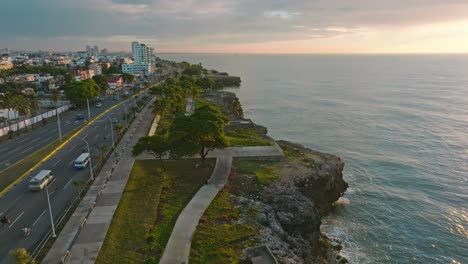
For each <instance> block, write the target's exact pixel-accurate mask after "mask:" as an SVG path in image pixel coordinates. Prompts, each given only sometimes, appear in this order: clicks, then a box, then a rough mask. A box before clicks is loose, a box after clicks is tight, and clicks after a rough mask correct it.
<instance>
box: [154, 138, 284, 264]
mask: <svg viewBox="0 0 468 264" xmlns="http://www.w3.org/2000/svg"><path fill="white" fill-rule="evenodd" d="M274 144H275V145H273V146H259V147H231V148H226V149H221V150H215V151H213V152H211V153H210V154H209V155H208V156H209V157H216V166H215V168H214V170H213V173H212V174H211V177H210V179H209V181H208V183H207V184H205V185H204V186H203V187H202V188H200V190H199V191H198V192H197V193H196V194H195V196H193V198H192V200H191V201H190V202H189V203H188V204H187V206H186V207H185V208H184V210H183V211H182V213H181V214H180V215H179V217H178V218H177V222H176V224H175V226H174V229H173V230H172V233H171V237H170V238H169V241H168V242H167V245H166V248H165V249H164V253H163V256H162V258H161V261H160V262H159V263H160V264H187V263H188V260H189V257H190V248H191V245H192V238H193V234H194V233H195V230H196V228H197V225H198V222H199V221H200V218H201V217H202V215H203V213H204V212H205V210H206V209H207V208H208V206H209V205H210V204H211V202H212V201H213V199H214V198H215V197H216V195H217V194H218V192H219V191H220V190H221V189H222V188H223V187H224V185H225V184H226V181H227V178H228V176H229V173H230V171H231V164H232V159H233V157H234V158H237V159H280V158H281V157H283V150H282V149H281V148H280V147H279V146H278V145H277V144H276V143H274ZM153 158H154V157H153Z"/></svg>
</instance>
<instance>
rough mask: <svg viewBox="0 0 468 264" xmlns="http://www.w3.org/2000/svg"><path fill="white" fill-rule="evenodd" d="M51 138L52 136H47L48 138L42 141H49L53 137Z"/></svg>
mask: <svg viewBox="0 0 468 264" xmlns="http://www.w3.org/2000/svg"><path fill="white" fill-rule="evenodd" d="M51 138H52V137H48V138H46V139H44V140H42V141H49V139H51Z"/></svg>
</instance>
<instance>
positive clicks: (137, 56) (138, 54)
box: [122, 41, 154, 76]
mask: <svg viewBox="0 0 468 264" xmlns="http://www.w3.org/2000/svg"><path fill="white" fill-rule="evenodd" d="M153 51H154V49H153V48H152V47H150V46H148V45H146V44H143V43H138V42H136V41H134V42H132V54H133V60H134V63H132V64H128V63H125V64H122V71H123V72H126V73H130V74H141V75H142V76H146V75H148V74H151V73H152V72H153V67H152V65H151V58H152V56H153Z"/></svg>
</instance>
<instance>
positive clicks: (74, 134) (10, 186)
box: [0, 86, 152, 197]
mask: <svg viewBox="0 0 468 264" xmlns="http://www.w3.org/2000/svg"><path fill="white" fill-rule="evenodd" d="M151 87H152V86H151ZM151 87H148V88H146V89H144V90H142V91H140V92H138V93H137V94H135V95H133V96H131V97H129V98H127V99H125V100H123V101H122V102H120V103H117V104H115V105H113V106H111V107H109V108H108V109H106V110H105V111H103V112H102V113H100V114H99V115H97V116H95V117H94V118H93V119H91V120H90V121H89V122H88V123H87V124H85V125H84V126H82V127H81V128H78V130H76V132H74V133H73V131H72V132H70V133H73V134H72V135H71V136H70V137H69V138H68V139H66V140H65V141H64V142H63V143H62V144H60V145H59V146H58V147H57V148H55V149H54V150H52V151H51V152H50V153H49V154H47V155H46V156H45V157H44V158H42V159H41V160H40V161H39V162H37V163H36V164H35V165H34V166H32V167H31V168H30V169H28V170H27V171H26V172H25V173H23V174H22V175H21V176H20V177H18V178H17V179H16V180H14V181H13V182H12V183H10V184H9V185H8V186H6V187H5V188H4V189H3V190H2V191H0V197H2V196H4V195H5V194H6V193H7V192H8V191H9V190H10V189H11V188H13V187H14V186H15V185H16V184H18V183H19V182H20V181H22V180H23V179H24V178H25V177H26V176H28V175H29V174H30V173H31V172H33V171H34V170H35V169H37V168H38V167H39V166H40V165H41V164H42V163H44V162H46V161H47V160H49V159H50V158H51V157H52V156H53V155H54V154H55V153H57V151H59V150H60V149H62V148H63V147H64V146H65V145H66V144H68V143H69V142H70V141H71V140H72V139H74V138H75V137H76V136H78V135H79V134H80V133H81V132H83V130H84V129H86V128H87V127H89V126H90V125H92V124H93V123H94V122H95V121H96V120H98V119H99V118H101V117H102V116H103V115H105V114H107V113H109V112H110V111H112V110H114V109H115V108H117V107H119V106H120V105H122V104H123V103H125V102H127V101H128V100H130V99H132V98H133V97H135V96H138V95H140V94H142V93H144V92H146V91H147V90H148V89H150V88H151ZM54 143H55V142H54ZM54 143H51V144H49V145H48V146H50V145H52V144H54ZM48 146H46V147H44V148H42V149H39V150H37V151H36V152H34V153H32V154H31V155H29V156H28V157H26V158H29V157H31V156H33V155H35V154H36V153H38V152H40V151H41V150H44V149H46V148H47V147H48ZM26 158H25V159H26ZM25 159H23V160H21V161H19V162H17V163H16V164H14V165H13V166H16V165H18V164H20V163H21V162H23V161H24V160H25ZM13 166H10V167H9V168H7V169H5V170H3V171H2V172H0V174H1V173H3V172H4V171H6V170H8V169H10V168H11V167H13ZM15 171H18V170H15Z"/></svg>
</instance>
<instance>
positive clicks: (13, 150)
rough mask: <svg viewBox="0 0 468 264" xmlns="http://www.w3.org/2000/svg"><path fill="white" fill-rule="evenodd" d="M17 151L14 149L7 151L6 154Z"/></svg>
mask: <svg viewBox="0 0 468 264" xmlns="http://www.w3.org/2000/svg"><path fill="white" fill-rule="evenodd" d="M17 150H18V149H16V148H14V149H12V150H10V151H8V152H7V153H13V152H15V151H17Z"/></svg>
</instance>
